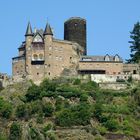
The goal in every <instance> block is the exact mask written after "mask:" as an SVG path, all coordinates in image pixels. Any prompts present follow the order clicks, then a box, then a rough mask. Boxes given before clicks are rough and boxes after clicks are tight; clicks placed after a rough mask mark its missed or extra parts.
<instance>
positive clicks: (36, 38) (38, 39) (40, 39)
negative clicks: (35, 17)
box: [33, 34, 43, 43]
mask: <svg viewBox="0 0 140 140" xmlns="http://www.w3.org/2000/svg"><path fill="white" fill-rule="evenodd" d="M33 42H34V43H36V42H43V39H42V37H41V35H40V34H37V35H36V36H35V37H34V39H33Z"/></svg>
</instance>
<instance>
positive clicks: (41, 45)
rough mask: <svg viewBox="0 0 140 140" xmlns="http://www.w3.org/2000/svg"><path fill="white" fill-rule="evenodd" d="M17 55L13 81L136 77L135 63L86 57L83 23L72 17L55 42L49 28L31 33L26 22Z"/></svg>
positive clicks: (115, 58)
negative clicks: (86, 77) (19, 79)
mask: <svg viewBox="0 0 140 140" xmlns="http://www.w3.org/2000/svg"><path fill="white" fill-rule="evenodd" d="M18 51H19V55H18V56H17V57H14V58H12V71H13V78H15V79H16V78H19V77H27V78H29V79H32V80H33V81H34V82H36V83H39V82H40V81H42V80H43V79H44V78H49V79H53V78H57V77H61V76H70V77H83V76H85V75H90V76H91V78H92V80H95V81H97V82H98V81H99V82H100V81H102V80H103V81H104V80H107V81H109V80H110V81H113V80H114V79H115V80H116V79H128V77H129V76H130V75H131V76H133V77H135V78H137V79H138V78H139V76H138V75H139V65H138V64H125V63H123V60H122V58H121V57H120V56H119V55H118V54H116V55H115V56H110V55H108V54H107V55H105V56H94V55H93V56H88V55H87V46H86V20H85V19H83V18H80V17H72V18H70V19H68V20H67V21H66V22H65V23H64V40H60V39H55V38H54V37H53V32H52V29H51V26H50V25H49V24H48V23H47V25H46V28H45V30H42V29H41V30H37V29H36V30H35V31H34V32H33V31H32V27H31V25H30V23H28V26H27V30H26V33H25V41H24V42H22V44H21V46H20V47H19V48H18Z"/></svg>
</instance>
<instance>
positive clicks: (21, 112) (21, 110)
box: [16, 104, 27, 118]
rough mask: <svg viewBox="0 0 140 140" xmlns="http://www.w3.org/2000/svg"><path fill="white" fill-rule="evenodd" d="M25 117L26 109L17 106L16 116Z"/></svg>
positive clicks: (23, 106)
mask: <svg viewBox="0 0 140 140" xmlns="http://www.w3.org/2000/svg"><path fill="white" fill-rule="evenodd" d="M26 115H27V107H26V105H25V104H23V105H19V106H17V109H16V116H17V117H18V118H24V117H25V116H26Z"/></svg>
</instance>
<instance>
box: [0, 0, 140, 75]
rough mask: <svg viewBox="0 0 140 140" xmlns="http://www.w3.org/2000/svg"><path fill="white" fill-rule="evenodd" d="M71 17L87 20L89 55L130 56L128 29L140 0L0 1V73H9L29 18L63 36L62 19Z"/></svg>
mask: <svg viewBox="0 0 140 140" xmlns="http://www.w3.org/2000/svg"><path fill="white" fill-rule="evenodd" d="M74 16H78V17H79V16H80V17H83V18H85V19H86V20H87V50H88V55H105V54H109V55H115V54H119V55H120V56H121V57H122V58H123V59H124V60H125V59H127V58H129V54H130V49H129V43H128V41H129V40H130V38H129V36H130V31H131V30H132V29H133V26H134V24H135V23H136V22H137V21H139V20H140V0H1V1H0V48H1V51H0V60H1V63H0V72H3V73H8V74H11V73H12V57H14V56H17V55H18V51H17V48H18V47H19V46H20V44H21V43H22V41H24V39H25V38H24V34H25V31H26V26H27V23H28V21H30V22H31V25H32V28H33V29H34V28H39V29H40V28H43V29H44V28H45V25H46V22H47V20H48V21H49V23H50V24H51V26H52V27H53V29H54V32H55V37H56V38H59V39H63V32H64V22H65V21H66V20H67V19H68V18H70V17H74Z"/></svg>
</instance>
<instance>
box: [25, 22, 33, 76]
mask: <svg viewBox="0 0 140 140" xmlns="http://www.w3.org/2000/svg"><path fill="white" fill-rule="evenodd" d="M32 39H33V32H32V27H31V24H30V22H29V23H28V26H27V30H26V33H25V41H26V48H25V49H26V58H25V65H26V66H25V69H26V72H27V74H28V75H30V74H31V57H32V56H31V44H32Z"/></svg>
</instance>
